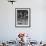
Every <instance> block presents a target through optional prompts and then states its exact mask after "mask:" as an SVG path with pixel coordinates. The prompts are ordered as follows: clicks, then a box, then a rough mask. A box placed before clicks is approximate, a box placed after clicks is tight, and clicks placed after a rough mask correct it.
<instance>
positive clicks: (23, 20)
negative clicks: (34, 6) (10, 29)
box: [15, 8, 30, 27]
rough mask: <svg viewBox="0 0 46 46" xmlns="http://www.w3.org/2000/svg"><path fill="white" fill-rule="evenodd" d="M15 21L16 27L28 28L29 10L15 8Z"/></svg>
mask: <svg viewBox="0 0 46 46" xmlns="http://www.w3.org/2000/svg"><path fill="white" fill-rule="evenodd" d="M15 11H16V15H15V17H16V21H15V23H16V24H15V26H17V27H29V26H30V8H16V9H15Z"/></svg>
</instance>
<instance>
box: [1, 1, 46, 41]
mask: <svg viewBox="0 0 46 46" xmlns="http://www.w3.org/2000/svg"><path fill="white" fill-rule="evenodd" d="M45 5H46V1H45V0H17V1H16V3H14V4H13V5H12V4H11V3H10V2H8V1H7V0H0V41H2V40H5V41H6V40H15V39H16V38H17V35H18V33H19V32H25V33H28V34H30V35H31V39H33V40H37V41H40V40H43V41H44V40H46V36H45V35H46V21H45V20H46V13H45V12H46V6H45ZM15 8H31V27H30V28H16V27H15Z"/></svg>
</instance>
